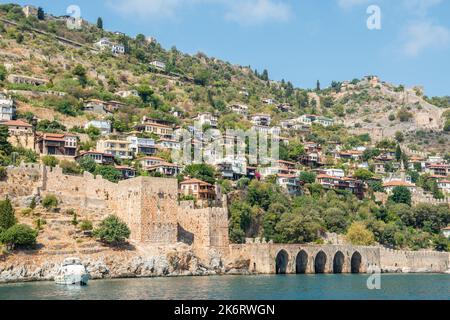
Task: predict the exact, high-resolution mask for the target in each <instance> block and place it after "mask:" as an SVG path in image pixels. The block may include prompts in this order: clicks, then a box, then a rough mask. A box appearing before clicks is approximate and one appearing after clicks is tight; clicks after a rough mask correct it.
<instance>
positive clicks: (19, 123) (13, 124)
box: [0, 120, 32, 128]
mask: <svg viewBox="0 0 450 320" xmlns="http://www.w3.org/2000/svg"><path fill="white" fill-rule="evenodd" d="M0 124H3V125H5V126H8V127H30V128H31V127H32V125H31V124H29V123H27V122H25V121H22V120H9V121H5V122H0Z"/></svg>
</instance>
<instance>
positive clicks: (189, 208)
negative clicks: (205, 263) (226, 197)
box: [177, 201, 229, 255]
mask: <svg viewBox="0 0 450 320" xmlns="http://www.w3.org/2000/svg"><path fill="white" fill-rule="evenodd" d="M177 221H178V241H180V242H184V243H187V244H190V245H192V246H193V248H194V250H196V251H197V252H198V253H199V254H200V255H201V254H205V253H207V251H208V250H209V249H211V248H215V249H218V250H220V251H221V252H222V253H226V252H227V251H228V246H229V239H228V210H227V209H226V208H203V209H195V208H194V206H193V204H192V203H191V202H189V201H187V202H183V203H181V205H180V206H179V207H178V215H177Z"/></svg>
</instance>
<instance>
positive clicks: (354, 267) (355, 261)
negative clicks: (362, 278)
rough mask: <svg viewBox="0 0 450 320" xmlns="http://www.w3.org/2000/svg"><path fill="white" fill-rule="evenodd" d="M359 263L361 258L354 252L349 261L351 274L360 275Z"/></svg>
mask: <svg viewBox="0 0 450 320" xmlns="http://www.w3.org/2000/svg"><path fill="white" fill-rule="evenodd" d="M361 262H362V256H361V254H360V253H359V252H358V251H355V252H354V253H353V255H352V259H351V263H350V265H351V272H352V273H360V272H361Z"/></svg>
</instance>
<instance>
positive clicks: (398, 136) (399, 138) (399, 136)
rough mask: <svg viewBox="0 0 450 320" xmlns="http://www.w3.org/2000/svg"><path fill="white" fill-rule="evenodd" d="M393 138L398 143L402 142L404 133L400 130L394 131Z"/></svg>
mask: <svg viewBox="0 0 450 320" xmlns="http://www.w3.org/2000/svg"><path fill="white" fill-rule="evenodd" d="M395 140H397V142H398V143H402V142H403V141H405V135H404V134H403V132H401V131H397V132H396V133H395Z"/></svg>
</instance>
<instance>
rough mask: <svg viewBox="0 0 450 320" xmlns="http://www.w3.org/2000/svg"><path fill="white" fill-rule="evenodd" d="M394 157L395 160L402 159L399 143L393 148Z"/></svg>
mask: <svg viewBox="0 0 450 320" xmlns="http://www.w3.org/2000/svg"><path fill="white" fill-rule="evenodd" d="M395 159H396V160H397V161H400V160H402V148H401V147H400V145H399V144H398V145H397V148H396V149H395Z"/></svg>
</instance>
